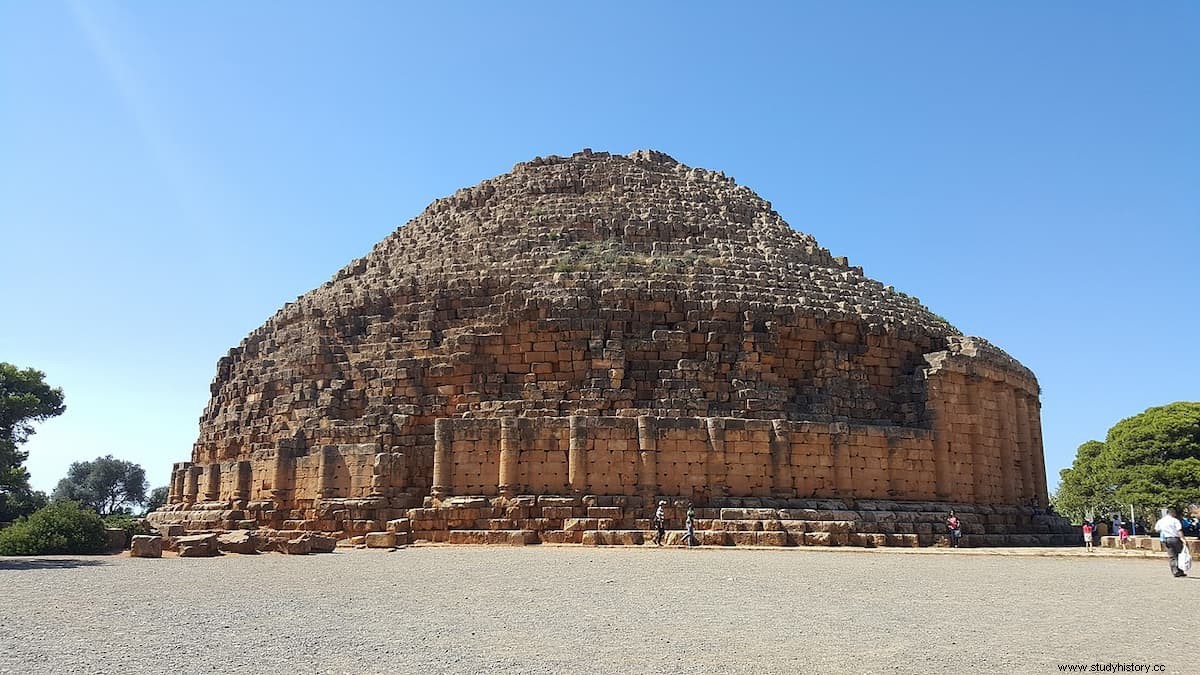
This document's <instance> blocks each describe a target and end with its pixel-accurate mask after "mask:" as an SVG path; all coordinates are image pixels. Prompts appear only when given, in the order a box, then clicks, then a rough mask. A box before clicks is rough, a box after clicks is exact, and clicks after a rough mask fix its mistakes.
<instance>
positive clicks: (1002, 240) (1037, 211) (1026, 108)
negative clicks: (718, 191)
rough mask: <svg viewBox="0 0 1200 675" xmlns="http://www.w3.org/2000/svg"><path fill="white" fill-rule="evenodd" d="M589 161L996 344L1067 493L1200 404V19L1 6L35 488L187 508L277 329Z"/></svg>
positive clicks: (17, 350)
mask: <svg viewBox="0 0 1200 675" xmlns="http://www.w3.org/2000/svg"><path fill="white" fill-rule="evenodd" d="M421 5H430V6H421ZM432 5H437V6H436V7H434V6H432ZM743 5H747V6H743ZM685 6H686V9H684V7H685ZM338 8H340V10H339V9H338ZM584 147H590V148H593V149H596V150H608V151H612V152H618V153H627V152H630V151H632V150H635V149H638V148H654V149H658V150H662V151H664V152H667V153H669V154H671V155H672V156H674V157H675V158H676V159H679V160H680V161H682V162H684V163H686V164H690V165H693V166H702V167H706V168H710V169H715V170H722V171H725V172H726V173H727V174H729V175H731V176H733V177H735V178H736V179H737V180H738V182H740V183H743V184H745V185H747V186H749V187H750V188H752V189H753V190H755V191H756V192H758V193H759V194H760V195H762V196H763V197H764V198H765V199H768V200H770V201H771V202H772V203H773V204H774V206H775V208H776V209H777V210H778V211H779V212H780V213H781V214H782V215H783V217H784V218H785V219H787V220H788V222H790V223H791V224H792V226H793V227H795V228H797V229H800V230H803V231H806V232H809V233H811V234H813V235H814V236H815V237H816V238H817V240H818V241H819V242H821V244H822V245H823V246H825V247H827V248H829V249H830V250H831V251H832V252H833V253H834V255H846V256H849V258H850V260H851V262H852V263H853V264H856V265H862V266H863V267H864V269H865V271H866V273H867V274H868V275H870V276H871V277H873V278H875V279H878V280H880V281H882V282H884V283H886V284H893V285H895V286H896V287H897V288H899V289H901V290H904V291H906V292H908V293H910V294H912V295H916V296H918V297H919V298H921V299H922V301H923V302H924V303H925V304H926V305H928V306H929V307H930V308H931V309H932V310H933V311H935V312H937V313H939V314H941V315H943V316H945V317H946V318H948V319H949V320H950V321H951V322H952V323H954V324H955V325H956V326H958V327H959V328H960V329H961V330H963V331H964V332H966V333H968V334H975V335H982V336H984V337H986V338H988V339H989V340H991V341H992V342H994V343H996V344H997V345H999V346H1001V347H1002V348H1004V349H1006V350H1007V351H1008V352H1009V353H1011V354H1012V355H1013V356H1015V357H1016V358H1018V359H1020V360H1021V361H1022V362H1024V363H1025V364H1026V365H1028V366H1029V367H1030V368H1032V369H1033V371H1034V372H1035V373H1036V374H1037V375H1038V377H1039V379H1040V381H1041V384H1042V389H1043V396H1042V401H1043V410H1042V413H1043V425H1044V428H1045V446H1046V460H1047V465H1048V467H1049V475H1050V477H1051V478H1052V480H1055V481H1056V480H1057V473H1058V470H1059V469H1060V468H1062V467H1064V466H1067V465H1069V464H1070V462H1071V459H1072V458H1073V457H1074V453H1075V448H1076V447H1077V446H1078V445H1079V444H1080V443H1082V442H1084V441H1086V440H1089V439H1093V438H1102V437H1103V435H1104V433H1105V431H1106V430H1107V429H1108V427H1109V426H1111V425H1112V424H1113V423H1114V422H1116V421H1117V420H1119V419H1121V418H1123V417H1127V416H1129V415H1132V414H1135V413H1138V412H1140V411H1142V410H1144V409H1145V408H1147V407H1149V406H1153V405H1160V404H1163V403H1169V402H1172V401H1176V400H1200V387H1198V385H1197V383H1198V382H1200V349H1198V347H1197V337H1198V336H1200V318H1198V316H1200V311H1198V310H1200V302H1198V300H1197V298H1198V297H1200V282H1198V281H1197V255H1198V254H1200V4H1197V3H1194V2H1154V3H1130V2H1096V1H1088V2H1003V3H990V4H987V5H985V4H984V3H962V2H906V3H893V2H878V3H872V2H855V3H815V2H813V3H802V2H779V3H729V2H724V3H711V4H709V3H695V2H693V3H687V4H686V5H684V4H682V3H646V2H609V3H591V4H588V5H586V6H585V5H584V4H583V3H566V2H547V3H528V2H511V3H498V2H475V3H385V2H380V3H352V4H350V5H346V4H343V3H321V4H318V3H283V2H260V3H192V4H190V5H184V4H183V3H146V2H127V3H109V2H100V1H87V2H77V3H62V2H53V1H36V2H34V1H29V2H26V1H21V0H7V1H5V2H0V298H2V299H3V312H0V360H2V361H10V362H12V363H15V364H17V365H18V366H21V367H27V366H33V367H36V368H39V369H41V370H44V371H45V372H46V375H47V379H48V380H49V381H50V382H51V383H52V384H54V385H56V386H60V387H62V388H63V390H64V391H65V393H66V400H67V412H66V414H65V415H63V416H62V417H59V418H57V419H54V420H51V421H49V422H46V423H45V424H43V425H41V426H40V427H39V428H38V432H37V435H36V436H34V437H33V439H32V440H31V441H30V442H29V443H28V444H27V445H26V446H25V448H26V449H27V450H28V451H29V452H30V453H31V456H30V460H29V462H28V466H29V468H30V470H31V471H32V474H33V483H34V486H35V487H37V488H40V489H44V490H49V489H52V488H53V486H54V484H55V483H56V482H57V481H58V479H59V478H61V477H62V476H63V475H64V473H65V471H66V468H67V466H68V465H69V464H70V463H71V462H72V461H77V460H85V459H92V458H94V457H96V456H98V455H102V454H107V453H112V454H113V455H115V456H118V457H121V458H125V459H130V460H134V461H137V462H139V463H141V464H142V465H143V466H144V467H145V468H146V469H147V473H148V475H149V478H150V482H151V484H152V485H165V484H166V482H167V478H168V475H169V470H170V464H171V463H172V462H175V461H183V460H186V459H188V457H189V454H190V451H191V444H192V442H193V441H194V440H195V436H196V433H197V419H198V417H199V415H200V413H201V411H202V410H203V407H204V405H205V403H206V402H207V399H208V385H209V382H210V381H211V379H212V377H213V375H214V374H215V372H216V362H217V359H218V358H220V357H221V356H222V355H224V354H225V352H226V351H227V350H228V349H229V348H230V347H232V346H234V345H236V344H237V343H238V342H239V341H240V340H241V339H242V337H244V336H245V335H246V334H247V333H249V332H250V331H251V330H253V329H254V328H255V327H257V326H258V325H260V324H261V323H262V322H263V321H265V320H266V319H267V317H269V316H270V315H271V314H272V313H274V311H275V310H276V309H277V308H279V307H280V306H281V305H283V304H284V303H285V302H288V301H291V300H293V299H295V297H296V296H298V295H301V294H303V293H305V292H307V291H309V290H310V289H312V288H314V287H315V286H317V285H319V284H321V283H322V282H324V281H326V280H328V279H329V278H330V277H331V276H332V275H333V274H334V272H336V271H337V270H338V269H339V268H341V267H342V266H343V265H345V264H346V263H348V262H349V261H350V260H351V259H353V258H355V257H358V256H361V255H364V254H365V253H367V251H368V250H370V248H371V246H372V245H373V244H375V243H376V242H377V241H379V240H380V239H382V238H383V237H384V236H385V235H387V234H388V233H389V232H390V231H391V230H393V229H394V228H395V227H397V226H398V225H401V224H403V223H404V222H406V221H407V220H408V219H409V218H411V217H413V216H415V215H416V214H418V213H419V212H420V211H421V210H422V209H423V208H424V207H425V206H426V205H427V204H428V203H429V202H431V201H432V200H434V199H436V198H438V197H442V196H445V195H447V194H450V193H452V192H453V191H454V190H456V189H458V188H460V187H464V186H467V185H472V184H475V183H477V182H479V181H480V180H483V179H485V178H488V177H490V176H493V175H496V174H499V173H503V172H506V171H508V170H510V169H511V167H512V165H513V164H515V163H516V162H519V161H523V160H527V159H530V158H532V157H534V156H537V155H547V154H569V153H571V152H573V151H577V150H580V149H582V148H584Z"/></svg>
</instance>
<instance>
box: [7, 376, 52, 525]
mask: <svg viewBox="0 0 1200 675" xmlns="http://www.w3.org/2000/svg"><path fill="white" fill-rule="evenodd" d="M45 378H46V375H45V373H43V372H42V371H40V370H34V369H33V368H26V369H24V370H21V369H19V368H17V367H16V366H14V365H12V364H11V363H3V362H0V522H7V521H10V520H15V519H16V518H18V517H20V516H24V515H28V514H30V513H32V512H33V511H35V510H37V509H38V508H39V507H40V506H44V505H45V503H46V495H44V494H42V493H40V492H34V491H33V489H32V488H30V487H29V471H27V470H26V469H25V467H24V466H23V465H24V463H25V460H26V458H28V457H29V453H27V452H22V451H21V450H20V446H21V444H23V443H24V442H25V441H27V440H29V437H30V436H31V435H32V434H33V424H34V423H35V422H42V421H45V420H48V419H50V418H51V417H56V416H58V415H61V414H63V412H64V411H65V410H66V409H67V408H66V406H65V405H63V392H62V389H58V388H51V387H50V385H48V384H46V381H45Z"/></svg>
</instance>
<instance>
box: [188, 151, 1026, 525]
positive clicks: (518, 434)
mask: <svg viewBox="0 0 1200 675" xmlns="http://www.w3.org/2000/svg"><path fill="white" fill-rule="evenodd" d="M1037 396H1038V388H1037V383H1036V380H1035V379H1034V378H1033V375H1032V373H1030V372H1029V371H1028V370H1027V369H1025V368H1024V367H1023V366H1021V365H1020V364H1019V363H1017V362H1016V361H1015V360H1013V359H1012V358H1011V357H1009V356H1008V355H1006V354H1004V353H1003V352H1002V351H1000V350H998V349H996V348H994V347H992V346H991V345H989V344H988V343H986V342H985V341H983V340H980V339H978V338H966V337H963V336H961V335H960V334H959V332H958V331H957V330H956V329H954V327H953V326H951V325H949V324H948V323H946V321H945V320H943V319H942V318H941V317H939V316H937V315H936V314H933V313H932V312H930V311H929V310H928V309H926V308H925V307H923V306H922V305H921V304H920V303H919V302H918V301H917V300H916V299H915V298H912V297H910V296H907V295H905V294H903V293H901V292H898V291H896V290H894V289H892V288H891V287H890V286H885V285H884V284H882V283H880V282H878V281H875V280H872V279H869V278H867V277H866V276H864V275H863V273H862V270H861V269H860V268H857V267H851V266H850V265H849V264H848V263H847V261H846V259H845V258H836V257H833V256H831V255H830V254H829V252H828V251H827V250H825V249H823V248H821V247H820V246H819V245H818V244H817V242H816V241H815V240H814V239H813V238H812V237H811V236H809V235H807V234H804V233H801V232H798V231H796V230H793V229H792V228H791V227H790V226H789V225H788V224H787V223H786V222H784V221H783V219H782V218H781V217H780V216H779V214H778V213H776V212H775V211H774V210H772V209H771V205H770V204H769V203H768V202H766V201H764V200H763V199H761V198H760V197H759V196H757V195H756V194H755V193H754V192H753V191H751V190H750V189H748V188H746V187H744V186H739V185H737V184H736V183H735V182H734V181H733V180H732V179H730V178H727V177H726V176H724V174H721V173H716V172H712V171H707V170H704V169H697V168H692V167H688V166H685V165H683V164H680V163H679V162H677V161H675V160H674V159H672V158H671V157H669V156H667V155H665V154H663V153H659V152H654V151H638V152H634V153H632V154H630V155H627V156H619V155H610V154H608V153H597V152H592V151H590V150H584V151H583V152H580V153H576V154H574V155H572V156H570V157H565V158H564V157H548V158H537V159H534V160H532V161H529V162H524V163H521V164H517V165H516V166H515V167H514V168H513V170H512V171H511V172H510V173H507V174H504V175H502V176H498V177H496V178H492V179H489V180H485V181H483V182H482V183H480V184H478V185H476V186H474V187H470V188H466V189H463V190H459V191H458V192H456V193H455V194H454V195H452V196H450V197H446V198H444V199H439V200H437V201H435V202H434V203H432V204H431V205H430V206H429V207H428V208H426V209H425V211H424V212H422V213H421V214H420V215H418V216H417V217H416V218H414V219H412V220H411V221H409V222H408V223H407V224H405V225H404V226H402V227H400V228H398V229H397V230H396V231H395V232H393V233H392V234H391V235H389V236H388V237H387V238H385V239H384V240H383V241H381V242H380V243H379V244H377V245H376V246H375V247H374V248H373V249H372V250H371V252H370V253H369V254H368V255H366V256H365V257H363V258H360V259H358V260H355V261H354V262H352V263H350V264H349V265H347V266H346V267H345V268H344V269H342V270H341V271H339V272H338V273H337V274H336V275H335V276H334V278H333V279H332V280H331V281H329V282H328V283H326V284H324V285H322V286H321V287H320V288H317V289H315V290H313V291H311V292H309V293H307V294H305V295H303V296H301V297H300V298H298V299H297V300H296V302H293V303H289V304H287V305H286V306H285V307H283V308H282V309H281V310H280V311H279V312H277V313H276V314H275V316H273V317H272V318H271V319H269V320H268V321H267V322H266V323H265V324H264V325H263V326H261V327H260V328H258V329H257V330H255V331H254V332H253V333H251V334H250V335H249V336H248V337H247V338H246V339H245V340H243V341H242V343H241V344H240V345H239V346H238V347H236V348H234V349H232V350H230V352H229V354H228V355H227V356H226V357H224V358H222V359H221V360H220V362H219V363H218V369H217V376H216V378H215V380H214V381H213V384H212V399H211V401H210V402H209V405H208V406H207V408H206V409H205V411H204V414H203V416H202V417H201V420H200V436H199V438H198V440H197V442H196V445H195V447H194V449H193V453H192V462H190V463H188V462H184V463H180V464H178V465H176V470H175V473H174V475H173V477H172V496H171V499H172V506H171V507H169V509H168V510H170V509H177V510H179V511H180V512H181V513H182V512H187V513H194V511H192V510H191V509H192V505H193V504H194V503H196V502H198V501H204V500H209V501H212V502H213V503H214V504H216V503H226V502H227V503H228V504H230V505H233V506H236V505H237V504H239V503H240V504H243V505H244V504H247V503H257V504H259V505H260V506H259V508H268V506H263V505H264V504H272V505H273V506H271V507H270V508H274V509H276V511H274V512H273V513H274V515H271V516H270V517H271V518H273V519H274V520H279V519H280V518H283V517H286V516H282V515H280V514H283V513H287V512H289V511H290V512H291V513H292V515H293V517H303V518H312V517H315V516H314V513H315V512H314V511H313V509H315V508H317V507H316V506H315V505H316V504H317V503H318V502H322V503H323V502H324V501H328V500H330V499H345V498H366V497H370V498H372V499H384V500H385V502H386V500H388V499H391V500H393V501H392V502H386V503H385V506H387V505H389V504H390V506H388V508H393V507H394V508H400V507H410V506H413V504H412V503H411V500H413V499H415V500H417V503H420V500H421V499H422V498H423V497H424V498H425V499H428V497H426V496H427V495H429V494H430V492H431V491H432V494H433V495H434V497H435V498H436V497H439V496H442V495H445V494H454V493H457V494H463V493H467V494H484V495H488V494H492V495H494V494H497V493H498V492H499V493H502V494H503V493H508V494H511V493H513V492H514V491H515V492H522V491H524V492H532V493H536V494H543V495H546V494H561V493H563V492H564V491H566V492H571V491H574V492H576V493H583V492H592V493H596V494H609V495H631V494H634V493H635V492H638V493H645V494H644V495H643V496H644V497H645V498H649V497H648V495H650V494H654V493H660V494H664V493H665V494H685V493H686V494H689V495H692V496H694V497H700V498H707V499H719V498H724V497H732V496H739V495H742V496H752V495H767V494H771V495H790V496H792V497H802V496H807V497H822V496H825V497H830V496H843V497H845V496H854V497H857V498H862V497H871V498H884V497H891V498H908V499H933V500H952V501H958V502H966V503H990V502H1000V503H1007V504H1027V503H1031V502H1036V501H1040V502H1044V501H1045V478H1044V466H1042V465H1040V463H1039V460H1040V457H1041V438H1040V423H1039V422H1038V419H1039V418H1038V412H1037V411H1038V405H1039V404H1038V401H1037ZM814 425H817V426H814ZM839 448H851V449H852V451H851V450H839ZM648 452H649V453H652V455H647V453H648ZM763 452H766V453H768V454H767V455H761V454H759V453H763ZM588 453H590V454H588ZM630 453H633V454H630ZM638 453H641V454H640V455H638ZM672 453H678V454H677V455H676V454H672ZM839 453H841V454H839ZM847 453H849V454H847ZM560 454H561V456H560ZM568 454H569V456H568ZM439 458H440V459H439ZM506 458H507V459H506ZM655 458H657V459H655ZM647 462H650V464H647ZM664 462H667V463H669V467H672V468H664V466H666V465H665V464H664ZM764 462H765V464H764ZM655 472H657V473H655ZM497 474H498V475H497ZM568 474H570V475H568ZM405 500H408V501H405ZM393 502H394V503H393ZM380 503H384V502H380ZM377 506H378V504H377ZM381 508H382V507H381ZM234 513H236V514H238V515H245V514H244V513H242V512H241V511H235V512H234ZM265 517H267V516H263V515H262V513H261V512H260V515H259V516H256V517H255V518H257V519H258V520H260V521H261V520H262V519H263V518H265ZM328 522H339V523H340V522H341V521H337V520H336V519H335V520H334V521H328Z"/></svg>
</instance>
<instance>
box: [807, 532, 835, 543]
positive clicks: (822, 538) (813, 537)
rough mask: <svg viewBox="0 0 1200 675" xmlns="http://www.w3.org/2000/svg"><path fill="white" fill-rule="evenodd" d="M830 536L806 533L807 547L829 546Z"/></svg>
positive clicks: (823, 533) (827, 534)
mask: <svg viewBox="0 0 1200 675" xmlns="http://www.w3.org/2000/svg"><path fill="white" fill-rule="evenodd" d="M829 541H830V535H829V533H828V532H805V533H804V545H805V546H829Z"/></svg>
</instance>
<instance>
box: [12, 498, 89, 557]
mask: <svg viewBox="0 0 1200 675" xmlns="http://www.w3.org/2000/svg"><path fill="white" fill-rule="evenodd" d="M105 546H106V539H105V536H104V521H103V520H101V519H100V516H98V515H96V514H94V513H92V512H91V511H88V510H86V509H83V508H80V506H79V504H77V503H75V502H52V503H51V504H50V505H49V506H47V507H45V508H43V509H41V510H39V511H37V512H35V513H34V514H33V515H31V516H29V517H28V518H22V519H20V520H18V521H17V522H15V523H13V525H12V526H11V527H8V528H5V529H4V530H0V555H47V554H56V553H59V554H61V553H67V554H77V553H103V552H104V549H105Z"/></svg>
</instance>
